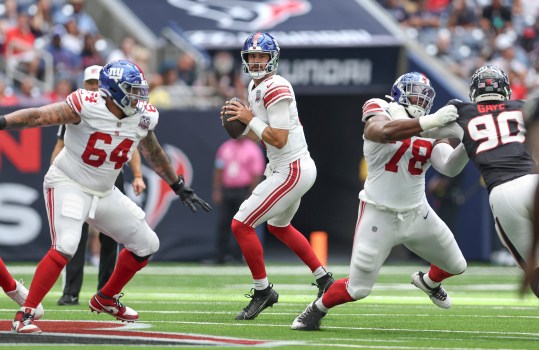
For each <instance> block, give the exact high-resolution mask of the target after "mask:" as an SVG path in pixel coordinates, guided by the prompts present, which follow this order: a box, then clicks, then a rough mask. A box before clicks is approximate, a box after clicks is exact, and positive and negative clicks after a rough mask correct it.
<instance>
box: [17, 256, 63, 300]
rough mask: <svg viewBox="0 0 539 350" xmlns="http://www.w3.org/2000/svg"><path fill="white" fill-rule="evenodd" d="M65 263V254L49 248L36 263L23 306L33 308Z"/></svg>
mask: <svg viewBox="0 0 539 350" xmlns="http://www.w3.org/2000/svg"><path fill="white" fill-rule="evenodd" d="M66 265H67V258H66V257H65V256H63V255H62V254H60V253H59V252H58V251H56V250H54V249H52V248H51V249H49V251H48V252H47V254H45V256H44V257H43V259H41V261H40V262H39V264H38V265H37V268H36V272H35V274H34V278H33V279H32V284H31V285H30V291H29V293H28V297H27V298H26V302H25V303H24V307H31V308H33V309H35V308H36V307H37V306H38V305H39V303H40V302H41V301H42V300H43V298H45V295H47V293H48V292H49V290H51V288H52V286H53V285H54V283H55V282H56V280H57V279H58V277H59V276H60V273H62V270H63V269H64V267H65V266H66Z"/></svg>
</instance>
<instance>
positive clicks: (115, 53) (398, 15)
mask: <svg viewBox="0 0 539 350" xmlns="http://www.w3.org/2000/svg"><path fill="white" fill-rule="evenodd" d="M377 1H379V2H380V3H381V4H382V5H383V6H384V7H385V8H386V9H387V11H388V12H389V13H390V14H391V15H392V16H393V17H394V18H395V20H397V21H398V22H399V23H400V24H401V25H402V26H403V27H404V28H405V31H406V33H407V35H409V36H410V37H411V38H413V39H415V40H417V41H418V42H419V43H420V44H422V45H423V46H424V48H425V50H426V52H427V53H428V54H430V55H432V56H434V57H437V58H438V59H440V60H441V61H442V62H443V64H444V65H445V66H446V67H448V69H450V70H451V71H452V72H453V73H455V74H456V75H457V76H460V77H462V79H464V80H468V79H469V77H470V75H471V73H472V72H473V71H475V70H476V69H477V68H479V67H481V66H482V65H484V64H487V63H491V64H495V65H498V66H500V67H501V68H502V69H503V70H504V71H505V72H506V73H507V74H508V75H509V78H510V81H511V89H512V90H513V96H512V98H513V99H521V98H526V96H528V95H530V94H533V93H539V16H538V13H539V1H527V0H377ZM88 3H89V2H88V1H85V0H5V1H3V3H0V50H1V53H2V55H1V60H0V67H1V68H2V69H1V70H0V71H1V72H0V107H1V106H15V105H19V106H37V105H42V104H45V103H50V102H56V101H62V100H64V99H65V97H66V96H67V95H68V94H69V93H70V92H71V91H73V90H74V89H76V88H77V87H79V86H80V85H81V82H82V74H83V71H84V68H85V67H88V66H90V65H94V64H97V65H103V64H104V63H106V62H108V61H111V60H115V59H128V60H131V61H133V62H135V63H137V64H138V65H139V66H140V67H141V68H142V69H143V70H144V71H145V73H146V77H147V79H148V82H149V84H150V101H151V102H152V103H153V104H155V105H156V106H158V107H160V108H182V107H186V108H214V107H218V106H220V105H221V104H222V101H223V100H225V99H228V98H230V97H233V96H238V97H242V98H244V97H245V86H246V77H245V76H244V75H243V74H241V73H240V69H241V62H239V55H237V54H235V53H231V52H229V51H221V52H217V53H214V54H213V55H212V56H211V57H210V59H209V62H210V63H208V64H201V63H200V62H199V61H200V60H198V61H197V57H196V56H195V55H194V54H192V53H189V52H185V53H182V54H179V55H173V56H171V57H173V59H170V60H167V59H163V60H162V62H160V63H159V64H157V65H155V66H152V67H151V66H150V52H149V51H148V49H147V48H145V47H143V46H142V45H140V44H139V43H137V42H136V40H135V39H134V38H131V37H126V38H124V39H123V40H122V41H121V42H119V43H117V42H114V41H112V40H110V39H109V38H106V37H104V36H103V35H101V34H100V32H99V30H98V27H97V25H96V23H95V22H94V20H93V19H92V17H91V16H90V15H89V14H88V13H87V11H86V6H87V5H88ZM151 68H153V69H151Z"/></svg>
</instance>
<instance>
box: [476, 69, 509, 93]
mask: <svg viewBox="0 0 539 350" xmlns="http://www.w3.org/2000/svg"><path fill="white" fill-rule="evenodd" d="M509 98H511V87H510V86H509V78H508V77H507V75H506V74H505V73H504V71H503V70H501V69H500V68H498V67H497V66H490V65H486V66H483V67H481V68H479V69H478V70H476V71H475V73H474V74H473V75H472V77H471V78H470V100H471V101H472V102H483V101H507V100H509Z"/></svg>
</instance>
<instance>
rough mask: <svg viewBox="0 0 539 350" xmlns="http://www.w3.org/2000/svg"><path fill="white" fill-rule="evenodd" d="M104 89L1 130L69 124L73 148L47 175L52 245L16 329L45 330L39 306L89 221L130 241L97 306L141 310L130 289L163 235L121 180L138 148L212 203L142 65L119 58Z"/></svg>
mask: <svg viewBox="0 0 539 350" xmlns="http://www.w3.org/2000/svg"><path fill="white" fill-rule="evenodd" d="M99 88H100V92H93V91H87V90H84V89H79V90H77V91H75V92H73V93H71V94H70V95H69V96H68V98H67V100H66V102H59V103H54V104H50V105H47V106H44V107H40V108H28V109H22V110H19V111H16V112H13V113H10V114H7V115H5V116H0V130H2V129H8V130H13V129H23V128H32V127H42V126H49V125H56V124H66V128H67V130H66V134H65V138H64V141H65V147H64V148H63V149H62V151H61V152H60V153H59V154H58V156H57V157H56V158H55V159H54V162H53V164H52V165H51V166H50V168H49V171H48V172H47V174H46V175H45V180H44V184H43V186H44V189H43V192H44V196H45V205H46V208H47V214H48V218H49V224H50V233H51V239H52V247H51V249H50V250H49V251H48V252H47V254H46V255H45V256H44V257H43V259H41V261H40V263H39V264H38V266H37V268H36V272H35V275H34V278H33V280H32V284H31V286H30V291H29V294H28V298H27V299H26V302H25V303H24V305H23V307H22V308H21V309H20V311H18V312H17V313H16V315H15V319H14V320H13V325H12V331H13V332H16V333H40V332H41V329H40V328H39V327H38V326H37V325H36V324H35V323H34V319H35V318H36V307H37V306H38V305H39V303H40V302H41V300H43V298H44V297H45V295H46V294H47V293H48V291H49V290H50V289H51V287H52V286H53V285H54V283H55V282H56V280H57V279H58V276H59V275H60V273H61V271H62V269H63V268H64V266H65V265H66V264H67V262H68V261H69V259H70V258H71V257H72V256H73V254H74V253H75V251H76V249H77V246H78V243H79V240H80V235H81V227H82V224H83V223H84V222H85V221H86V222H88V223H89V224H90V225H92V226H94V227H96V228H97V229H99V231H101V232H103V233H105V234H107V235H108V236H110V237H111V238H113V239H114V240H116V241H117V242H119V243H121V244H123V245H124V247H125V249H123V250H122V251H121V252H120V254H119V255H118V260H117V262H116V267H115V269H114V272H113V273H112V276H111V277H110V279H109V280H108V282H107V283H106V284H105V286H104V287H103V288H101V290H99V291H98V292H97V294H95V295H94V296H93V297H92V298H91V300H90V304H89V306H90V309H91V310H92V311H96V312H98V313H100V312H105V313H108V314H110V315H112V316H113V317H115V318H117V319H119V320H122V321H128V322H134V321H136V320H138V318H139V315H138V313H137V312H136V311H135V310H133V309H131V308H130V307H127V306H125V305H123V304H122V303H121V302H120V301H119V298H120V297H121V296H123V293H121V291H122V289H123V287H124V286H125V285H126V284H127V283H128V282H129V280H131V278H132V277H133V276H134V275H135V273H136V272H137V271H139V270H140V269H142V268H143V267H144V266H146V264H147V263H148V259H149V257H150V256H151V255H152V254H153V253H155V252H156V251H157V249H158V248H159V239H158V238H157V235H156V234H155V232H154V231H153V230H152V229H151V228H150V227H149V226H148V224H147V223H146V221H145V220H144V218H145V214H144V212H143V211H142V209H140V208H139V207H138V206H137V205H136V204H135V203H134V202H133V201H131V200H130V199H129V197H127V196H125V195H124V194H122V193H121V192H120V191H119V190H118V189H117V188H116V187H114V182H115V180H116V177H117V176H118V173H119V172H120V170H121V169H122V166H123V164H124V163H126V162H128V161H129V159H130V158H131V155H132V153H133V151H134V149H135V148H136V147H137V146H138V148H139V150H140V153H142V155H143V156H144V158H145V159H146V161H147V163H148V164H149V165H150V166H151V167H152V169H153V170H154V171H155V172H156V173H157V174H158V175H159V176H161V177H162V178H163V179H164V180H165V181H166V182H167V183H168V184H170V187H171V188H172V190H173V191H174V192H175V193H176V194H177V195H178V196H179V197H180V199H181V201H182V202H183V203H184V204H185V205H186V206H188V207H189V208H190V209H191V210H192V211H193V212H195V211H196V210H197V208H196V206H200V207H201V208H202V209H204V210H206V211H210V210H211V207H210V206H209V205H208V204H207V203H206V202H205V201H203V200H202V199H200V198H199V197H198V196H197V195H196V194H195V193H194V192H193V190H192V189H191V188H189V187H187V186H186V185H185V182H184V181H183V178H182V177H181V176H178V175H177V174H176V173H175V171H174V168H173V167H172V165H171V163H170V160H169V159H168V157H167V155H166V153H165V151H164V150H163V149H162V148H161V146H160V145H159V142H158V141H157V138H156V136H155V133H154V131H153V130H154V128H155V126H156V124H157V120H158V116H159V114H158V112H157V109H156V108H155V107H154V106H152V105H151V104H150V103H148V93H147V92H148V85H147V83H146V80H145V79H144V75H143V72H142V71H141V70H140V68H139V67H138V66H137V65H135V64H133V63H131V62H128V61H113V62H110V63H108V64H107V65H105V66H104V67H103V69H102V70H101V72H100V75H99Z"/></svg>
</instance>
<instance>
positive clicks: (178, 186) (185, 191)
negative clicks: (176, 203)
mask: <svg viewBox="0 0 539 350" xmlns="http://www.w3.org/2000/svg"><path fill="white" fill-rule="evenodd" d="M170 187H171V188H172V190H173V191H174V192H175V193H176V194H177V195H178V196H179V197H180V199H181V200H182V203H183V204H185V205H186V206H188V207H189V209H191V211H192V212H193V213H196V212H197V208H196V206H195V204H198V205H199V206H200V207H201V208H202V209H204V210H205V211H208V212H209V211H210V210H212V209H213V208H212V207H211V206H210V205H209V204H208V203H206V202H205V201H204V200H203V199H201V198H200V197H199V196H197V195H196V194H195V191H193V189H192V188H190V187H187V186H185V181H183V176H181V175H180V176H178V182H176V183H174V184H172V185H170Z"/></svg>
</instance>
